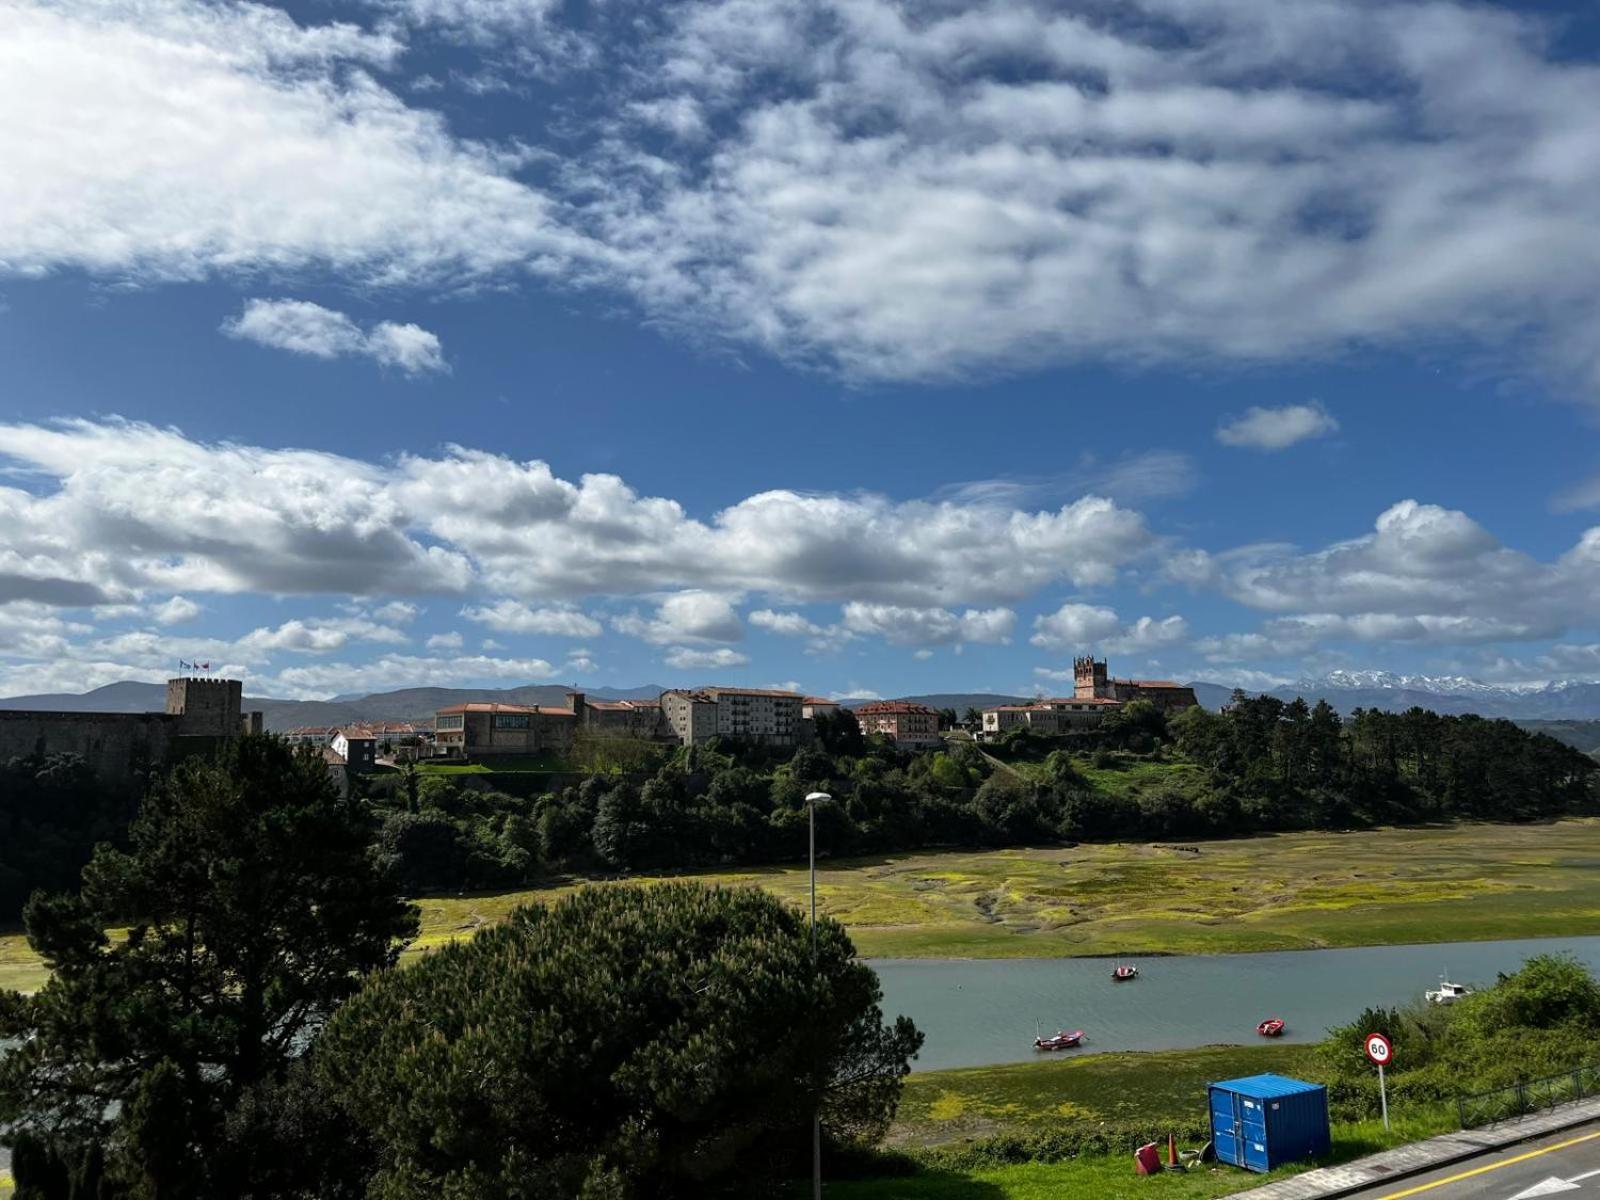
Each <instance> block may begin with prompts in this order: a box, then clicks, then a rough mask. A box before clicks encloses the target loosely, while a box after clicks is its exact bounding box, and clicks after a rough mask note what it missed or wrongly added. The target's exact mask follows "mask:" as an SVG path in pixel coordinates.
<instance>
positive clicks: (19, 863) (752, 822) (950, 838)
mask: <svg viewBox="0 0 1600 1200" xmlns="http://www.w3.org/2000/svg"><path fill="white" fill-rule="evenodd" d="M816 729H817V737H816V739H815V741H814V742H813V743H812V744H811V745H809V746H806V747H803V748H801V749H799V750H793V751H790V750H779V749H774V748H770V747H763V746H759V745H752V744H741V743H739V742H735V741H724V742H719V743H714V744H712V745H709V746H696V747H678V748H675V749H673V750H671V751H670V752H669V751H665V750H663V749H661V748H655V749H652V750H649V752H648V753H647V752H646V750H647V749H648V748H646V747H642V746H641V747H635V748H634V749H636V750H638V753H632V754H628V755H621V756H619V755H617V754H614V753H608V754H606V755H602V756H598V757H595V761H597V762H598V761H601V759H604V760H605V761H608V762H613V763H617V762H625V763H626V764H627V769H622V768H621V767H618V766H614V767H613V768H612V769H610V770H605V771H597V772H596V773H594V774H592V775H591V776H590V777H588V778H587V779H584V780H583V781H582V782H581V783H577V784H574V785H571V786H567V787H563V788H561V789H559V790H557V791H552V792H549V793H547V794H545V795H542V796H537V797H532V798H525V797H521V796H513V795H508V794H506V793H504V792H501V791H497V790H495V788H494V785H493V778H494V777H493V776H492V775H487V776H478V777H473V776H434V775H428V774H426V773H424V772H420V771H418V770H417V769H416V768H415V767H414V766H407V767H405V768H404V769H403V773H401V774H394V775H386V776H379V777H375V778H373V779H371V780H370V781H369V782H368V784H367V789H368V796H367V799H368V800H369V802H370V803H371V805H372V808H373V811H374V813H375V815H376V817H377V819H378V822H379V832H378V844H379V847H380V850H381V851H382V852H383V853H384V854H385V855H386V856H387V857H388V858H389V859H390V860H391V861H392V863H393V866H394V870H395V871H396V873H397V876H398V877H399V879H400V880H401V883H402V886H403V887H405V888H406V890H407V891H408V893H409V894H411V895H424V894H427V893H429V892H434V891H439V890H457V889H464V888H470V889H490V888H507V887H516V886H524V885H529V884H534V883H538V882H541V881H543V880H546V879H548V878H550V877H551V876H552V875H557V874H565V873H574V872H577V873H591V874H592V873H626V872H639V871H660V870H676V869H685V868H695V867H712V866H722V865H745V864H757V863H771V862H783V861H795V860H797V859H800V858H803V857H804V855H805V853H806V846H807V839H806V811H805V796H806V795H807V793H809V792H812V791H823V792H827V793H829V794H830V795H831V796H833V798H834V801H835V803H833V804H831V805H828V806H825V807H822V808H821V809H819V810H818V813H817V846H818V850H819V852H820V853H822V854H824V855H828V856H835V857H838V856H845V855H861V854H874V853H884V852H889V851H903V850H914V849H920V848H928V847H941V846H951V847H989V846H996V847H998V846H1010V845H1023V844H1030V843H1041V842H1053V841H1062V840H1066V841H1103V840H1117V839H1136V840H1144V839H1167V838H1175V837H1184V838H1190V837H1208V836H1235V835H1241V834H1249V833H1253V832H1263V831H1275V830H1295V829H1337V828H1352V827H1358V826H1362V825H1373V824H1397V823H1414V822H1426V821H1441V820H1455V819H1467V820H1496V821H1527V820H1536V819H1542V818H1547V817H1551V816H1556V815H1560V814H1564V813H1575V812H1587V811H1591V810H1592V809H1593V808H1594V805H1595V792H1596V789H1595V785H1594V780H1595V770H1596V767H1597V764H1596V762H1595V760H1594V759H1592V758H1590V757H1589V756H1587V755H1585V754H1582V753H1580V752H1579V751H1577V750H1575V749H1573V748H1572V747H1570V746H1568V745H1566V744H1564V743H1562V742H1559V741H1557V740H1555V739H1553V738H1550V737H1548V736H1546V735H1544V734H1539V733H1530V732H1528V731H1526V730H1523V729H1521V728H1519V727H1517V726H1516V725H1514V724H1512V723H1511V722H1509V721H1500V720H1485V719H1483V718H1480V717H1473V716H1440V715H1438V714H1436V713H1431V712H1426V711H1424V710H1422V709H1411V710H1410V711H1408V712H1404V713H1389V712H1383V711H1379V710H1365V711H1358V712H1356V713H1355V714H1353V715H1352V716H1351V717H1350V718H1348V719H1346V718H1343V717H1341V716H1340V715H1339V713H1338V712H1337V711H1335V710H1334V709H1333V708H1332V707H1330V706H1329V705H1327V704H1326V703H1318V704H1316V705H1307V704H1306V703H1305V702H1304V701H1302V700H1295V701H1289V702H1285V701H1283V700H1280V699H1277V698H1275V697H1272V696H1246V695H1244V694H1243V693H1239V694H1236V695H1235V697H1234V700H1233V703H1232V704H1231V705H1230V706H1229V707H1228V708H1227V709H1226V710H1224V711H1222V712H1210V711H1207V710H1205V709H1202V708H1190V709H1186V710H1183V711H1182V712H1179V713H1177V714H1174V715H1172V716H1170V717H1169V716H1167V715H1165V714H1163V713H1162V712H1161V711H1160V710H1158V709H1157V708H1155V707H1154V706H1153V705H1151V704H1149V703H1148V702H1144V701H1136V702H1134V703H1131V704H1128V705H1126V706H1125V707H1124V708H1123V709H1121V710H1120V711H1118V712H1117V713H1115V714H1113V715H1112V716H1111V717H1110V718H1109V719H1108V720H1107V721H1105V722H1104V723H1103V724H1102V725H1101V727H1100V728H1099V729H1097V730H1094V731H1089V732H1085V733H1079V734H1073V735H1067V736H1062V737H1041V736H1040V735H1038V734H1036V733H1033V732H1032V731H1030V730H1028V729H1026V728H1023V729H1017V730H1014V731H1012V732H1010V733H1008V734H1007V735H1006V736H1005V737H1004V738H1002V739H1000V740H999V741H998V742H996V743H993V744H988V745H984V746H979V745H977V744H975V743H972V742H963V741H951V742H949V743H947V744H946V746H945V747H944V748H943V749H939V750H934V751H931V752H921V753H910V752H906V751H902V750H899V749H897V748H896V747H895V746H894V745H892V744H891V743H890V742H888V741H887V740H886V739H884V738H881V737H867V736H864V735H863V733H862V731H861V729H860V727H859V726H858V725H857V724H856V721H855V718H854V717H853V716H851V715H850V714H849V713H848V712H840V713H838V714H837V715H832V716H825V717H822V718H819V719H818V721H817V724H816ZM592 757H593V756H592ZM0 789H3V790H0V795H4V796H5V797H6V798H7V799H6V802H5V803H3V804H0V920H5V919H7V918H11V919H14V918H15V915H16V914H18V913H19V912H20V909H21V905H22V901H23V900H24V899H25V898H26V896H27V895H28V893H29V892H31V891H32V890H33V889H34V888H36V887H46V888H53V889H58V888H61V887H63V886H66V885H68V884H69V883H70V882H71V881H72V880H73V879H74V878H75V877H76V874H77V872H78V871H79V870H80V869H81V868H82V867H83V865H84V864H85V863H86V862H87V861H88V859H89V854H90V851H91V850H92V848H93V846H94V845H95V844H96V843H97V842H101V841H109V842H112V843H113V844H118V843H119V841H120V839H122V838H123V837H124V836H125V830H126V825H127V821H128V818H129V815H130V814H131V811H132V806H133V804H134V803H135V801H134V800H132V799H130V798H129V796H128V795H127V794H119V793H116V792H114V791H112V790H110V789H106V788H104V787H102V786H100V785H99V784H98V783H97V782H96V781H95V780H94V778H93V777H92V776H91V775H90V774H89V773H88V772H87V771H86V770H85V769H84V768H83V767H82V764H81V763H78V762H76V760H72V759H68V758H64V757H55V758H39V757H34V758H28V759H18V760H14V761H12V762H11V763H8V764H5V765H3V766H0Z"/></svg>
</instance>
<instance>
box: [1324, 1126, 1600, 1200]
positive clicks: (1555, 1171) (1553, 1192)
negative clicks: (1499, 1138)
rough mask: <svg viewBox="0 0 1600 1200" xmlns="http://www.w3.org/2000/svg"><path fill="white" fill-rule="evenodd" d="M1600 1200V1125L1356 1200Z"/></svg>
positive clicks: (1362, 1194) (1420, 1177) (1475, 1160)
mask: <svg viewBox="0 0 1600 1200" xmlns="http://www.w3.org/2000/svg"><path fill="white" fill-rule="evenodd" d="M1544 1196H1564V1197H1568V1198H1569V1200H1586V1197H1587V1198H1592V1200H1600V1124H1596V1125H1588V1126H1582V1127H1580V1128H1577V1129H1570V1130H1568V1131H1567V1132H1565V1133H1559V1134H1555V1135H1553V1136H1551V1137H1547V1138H1541V1139H1540V1140H1538V1141H1534V1142H1524V1143H1522V1144H1521V1145H1520V1146H1511V1147H1509V1148H1508V1149H1505V1150H1502V1151H1500V1152H1498V1153H1496V1154H1490V1155H1485V1156H1484V1157H1482V1158H1473V1159H1468V1160H1467V1161H1466V1162H1461V1163H1457V1164H1456V1165H1455V1166H1453V1167H1444V1168H1442V1169H1441V1170H1438V1171H1432V1172H1429V1173H1428V1174H1426V1175H1418V1176H1415V1177H1413V1178H1411V1179H1406V1180H1401V1181H1399V1182H1396V1183H1390V1184H1383V1185H1381V1186H1379V1187H1374V1188H1369V1189H1367V1190H1366V1191H1363V1192H1357V1193H1355V1195H1354V1196H1353V1197H1352V1200H1402V1198H1404V1200H1412V1198H1413V1197H1415V1200H1535V1197H1544Z"/></svg>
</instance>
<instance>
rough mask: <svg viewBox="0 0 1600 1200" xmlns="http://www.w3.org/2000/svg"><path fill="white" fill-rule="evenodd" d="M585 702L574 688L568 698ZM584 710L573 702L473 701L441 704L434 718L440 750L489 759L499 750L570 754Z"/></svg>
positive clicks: (503, 751) (437, 748) (437, 743)
mask: <svg viewBox="0 0 1600 1200" xmlns="http://www.w3.org/2000/svg"><path fill="white" fill-rule="evenodd" d="M574 699H576V703H577V704H579V705H581V704H582V702H583V697H582V695H580V694H577V693H574V695H573V696H569V697H568V700H569V702H570V701H573V700H574ZM577 724H578V714H577V712H576V711H575V708H574V707H573V706H572V705H571V704H569V706H567V707H561V708H557V707H552V706H543V705H541V706H534V705H526V704H496V703H490V702H485V701H473V702H471V703H468V704H452V705H450V706H449V707H447V708H441V709H440V710H439V711H438V712H436V713H435V714H434V717H433V736H434V746H435V750H436V752H437V753H438V754H439V755H443V756H445V757H452V758H487V757H492V756H494V755H498V754H539V753H542V752H544V751H550V752H552V753H555V754H566V753H568V752H570V751H571V749H572V738H573V734H574V732H575V730H576V727H577Z"/></svg>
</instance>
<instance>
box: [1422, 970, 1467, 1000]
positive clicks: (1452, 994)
mask: <svg viewBox="0 0 1600 1200" xmlns="http://www.w3.org/2000/svg"><path fill="white" fill-rule="evenodd" d="M1470 995H1472V989H1471V988H1466V987H1462V986H1461V985H1460V984H1459V983H1451V982H1450V981H1449V980H1448V979H1446V978H1445V977H1444V976H1443V975H1441V976H1439V986H1438V987H1436V988H1430V989H1429V990H1428V991H1426V992H1423V993H1422V996H1423V999H1425V1000H1426V1001H1427V1002H1428V1003H1429V1004H1454V1003H1455V1002H1456V1001H1457V1000H1459V999H1461V998H1462V997H1463V996H1470Z"/></svg>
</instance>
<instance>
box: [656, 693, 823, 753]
mask: <svg viewBox="0 0 1600 1200" xmlns="http://www.w3.org/2000/svg"><path fill="white" fill-rule="evenodd" d="M802 699H803V697H802V696H801V695H800V693H799V692H780V691H773V690H771V689H767V688H731V687H707V688H693V689H686V688H674V689H672V690H671V691H666V692H662V693H661V715H662V718H663V719H664V720H665V721H666V723H667V725H668V727H669V728H670V729H671V730H672V735H673V737H674V739H675V740H677V741H679V742H682V743H683V744H684V745H685V746H695V745H699V744H700V743H702V742H707V741H710V740H711V739H712V738H714V737H725V738H742V739H744V740H746V741H752V742H764V743H766V744H767V745H772V746H797V745H799V744H800V743H801V742H802V741H804V740H805V738H806V729H807V728H808V727H807V726H805V725H804V724H803V719H802V717H801V715H800V707H801V701H802Z"/></svg>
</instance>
